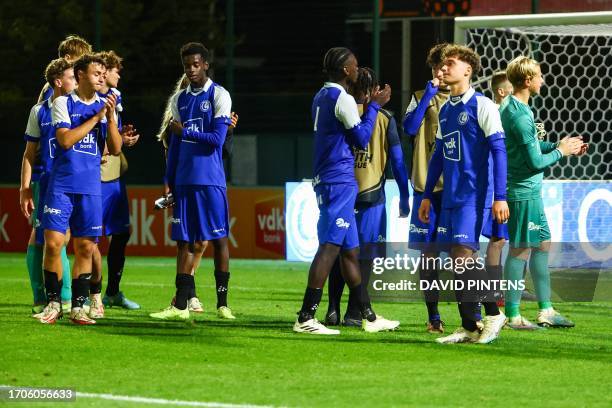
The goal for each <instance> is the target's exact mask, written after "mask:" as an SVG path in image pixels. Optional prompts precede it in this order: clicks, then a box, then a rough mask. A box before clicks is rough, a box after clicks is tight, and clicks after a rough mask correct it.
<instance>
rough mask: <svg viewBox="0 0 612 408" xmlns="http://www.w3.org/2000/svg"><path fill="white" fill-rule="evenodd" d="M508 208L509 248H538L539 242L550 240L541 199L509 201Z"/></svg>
mask: <svg viewBox="0 0 612 408" xmlns="http://www.w3.org/2000/svg"><path fill="white" fill-rule="evenodd" d="M508 207H509V208H510V219H509V220H508V232H509V234H510V246H512V247H513V248H530V247H538V246H540V242H543V241H549V240H550V228H548V221H546V213H545V212H544V203H543V202H542V199H541V198H535V199H533V200H520V201H509V202H508Z"/></svg>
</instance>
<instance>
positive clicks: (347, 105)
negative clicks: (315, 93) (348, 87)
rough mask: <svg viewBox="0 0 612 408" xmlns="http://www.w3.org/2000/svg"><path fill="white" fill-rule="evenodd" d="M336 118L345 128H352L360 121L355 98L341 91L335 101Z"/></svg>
mask: <svg viewBox="0 0 612 408" xmlns="http://www.w3.org/2000/svg"><path fill="white" fill-rule="evenodd" d="M335 114H336V118H337V119H338V120H339V121H340V122H342V125H343V126H344V128H345V129H352V128H354V127H355V126H357V125H358V124H359V123H360V122H361V118H360V117H359V111H358V110H357V103H356V102H355V99H354V98H353V97H352V96H351V95H349V94H348V93H346V92H341V93H340V96H338V100H337V101H336V109H335Z"/></svg>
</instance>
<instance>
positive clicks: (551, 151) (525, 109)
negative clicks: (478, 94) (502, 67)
mask: <svg viewBox="0 0 612 408" xmlns="http://www.w3.org/2000/svg"><path fill="white" fill-rule="evenodd" d="M500 115H501V121H502V126H503V127H504V133H505V134H506V138H505V142H506V151H507V153H508V182H507V199H508V201H518V200H531V199H534V198H540V197H541V194H542V180H543V179H544V170H545V169H546V168H547V167H549V166H551V165H553V164H554V163H556V162H558V161H559V160H560V159H561V158H562V157H563V155H562V154H561V152H560V151H559V150H558V149H557V145H556V144H554V143H550V142H543V141H540V140H539V139H538V136H537V131H536V126H535V121H534V118H533V112H532V111H531V109H530V108H529V105H526V104H524V103H523V102H521V101H519V100H518V99H516V98H515V97H514V96H513V95H511V96H509V97H507V98H506V99H505V100H504V101H503V102H502V105H501V107H500Z"/></svg>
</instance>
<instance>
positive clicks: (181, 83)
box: [156, 74, 238, 313]
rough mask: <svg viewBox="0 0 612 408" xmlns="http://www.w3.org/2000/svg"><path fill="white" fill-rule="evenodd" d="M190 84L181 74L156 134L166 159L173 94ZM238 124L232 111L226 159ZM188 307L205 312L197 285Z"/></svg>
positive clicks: (226, 143) (195, 268) (190, 295)
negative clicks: (198, 294)
mask: <svg viewBox="0 0 612 408" xmlns="http://www.w3.org/2000/svg"><path fill="white" fill-rule="evenodd" d="M188 85H189V79H188V78H187V76H186V75H185V74H183V75H181V77H180V78H179V79H178V81H177V83H176V85H175V87H174V92H172V95H170V98H168V103H167V104H166V109H165V111H164V115H163V117H162V125H161V127H160V129H159V132H158V133H157V136H156V138H157V140H159V141H160V142H162V144H163V147H164V159H165V160H166V161H167V159H168V148H169V146H170V140H171V139H172V137H174V136H173V135H172V131H171V126H170V125H171V123H172V120H173V119H172V96H174V95H175V94H176V93H177V92H180V91H181V90H183V89H185V88H187V86H188ZM237 125H238V114H237V113H236V112H232V113H231V123H230V125H229V127H228V129H227V134H226V135H225V141H224V142H223V154H222V157H223V159H224V160H225V159H226V158H228V157H230V156H231V153H232V140H233V138H232V136H233V133H234V129H235V128H236V126H237ZM169 192H170V187H169V186H168V180H167V179H166V177H165V175H164V195H167V194H168V193H169ZM200 259H201V258H200ZM199 266H200V260H198V262H197V263H196V264H194V268H193V273H192V275H195V271H197V270H198V267H199ZM175 302H176V296H175V297H173V298H172V301H171V302H170V304H171V305H174V303H175ZM187 308H188V309H189V311H190V312H194V313H202V312H204V308H203V306H202V302H200V299H199V298H198V296H197V292H196V288H195V287H193V288H192V290H191V292H190V293H189V296H188V301H187Z"/></svg>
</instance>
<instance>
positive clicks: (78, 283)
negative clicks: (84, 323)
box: [72, 273, 91, 308]
mask: <svg viewBox="0 0 612 408" xmlns="http://www.w3.org/2000/svg"><path fill="white" fill-rule="evenodd" d="M90 281H91V273H82V274H80V275H79V277H78V278H76V279H72V307H73V308H77V307H78V308H81V307H83V303H85V300H87V298H88V296H89V285H90Z"/></svg>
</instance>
